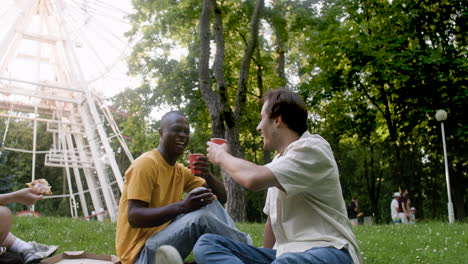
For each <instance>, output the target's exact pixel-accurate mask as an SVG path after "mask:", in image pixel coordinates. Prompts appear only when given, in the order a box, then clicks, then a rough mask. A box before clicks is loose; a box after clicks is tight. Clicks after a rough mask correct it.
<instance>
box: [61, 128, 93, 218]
mask: <svg viewBox="0 0 468 264" xmlns="http://www.w3.org/2000/svg"><path fill="white" fill-rule="evenodd" d="M66 141H67V142H66V143H67V151H70V152H72V153H73V152H74V151H73V149H74V148H73V140H72V137H71V131H67V133H66ZM72 168H73V174H74V175H75V182H76V187H77V189H78V195H79V197H80V203H81V210H82V211H83V216H84V217H86V218H87V217H88V216H89V211H88V205H87V203H86V198H85V195H84V189H83V183H82V182H81V177H80V171H79V170H78V163H76V162H73V163H72Z"/></svg>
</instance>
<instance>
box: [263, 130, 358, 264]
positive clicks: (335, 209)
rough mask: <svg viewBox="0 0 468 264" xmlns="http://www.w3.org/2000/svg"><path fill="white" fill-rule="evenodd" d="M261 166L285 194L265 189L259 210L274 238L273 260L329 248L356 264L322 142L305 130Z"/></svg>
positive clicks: (354, 243)
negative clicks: (343, 251)
mask: <svg viewBox="0 0 468 264" xmlns="http://www.w3.org/2000/svg"><path fill="white" fill-rule="evenodd" d="M265 166H266V167H268V168H269V169H270V170H271V171H272V173H273V174H274V175H275V177H276V179H277V180H278V182H279V183H280V184H281V186H282V187H283V188H284V190H285V192H283V191H281V190H279V189H278V188H276V187H272V188H269V189H268V194H267V199H266V202H265V207H264V209H263V211H264V213H265V214H267V215H269V217H270V221H271V226H272V229H273V233H274V234H275V237H276V243H275V246H274V247H273V248H274V249H276V250H277V253H276V254H277V257H278V256H280V255H281V254H283V253H286V252H303V251H306V250H308V249H310V248H312V247H330V246H331V247H335V248H337V249H341V248H343V247H344V248H347V249H348V250H349V252H350V254H351V256H352V258H353V261H354V263H355V264H359V263H361V261H360V254H359V249H358V245H357V240H356V238H355V236H354V233H353V231H352V228H351V225H350V223H349V220H348V216H347V212H346V206H345V202H344V199H343V194H342V191H341V185H340V181H339V175H338V167H337V165H336V162H335V158H334V157H333V153H332V150H331V147H330V145H329V144H328V142H327V141H326V140H325V139H323V138H322V137H321V136H319V135H311V134H310V133H309V132H307V131H306V132H304V134H302V136H301V137H300V139H298V140H296V141H295V142H293V143H291V144H290V145H289V146H288V147H287V148H286V149H285V151H284V153H283V155H277V156H276V157H275V158H274V159H273V161H272V162H271V163H269V164H267V165H265Z"/></svg>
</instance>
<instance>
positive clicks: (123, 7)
mask: <svg viewBox="0 0 468 264" xmlns="http://www.w3.org/2000/svg"><path fill="white" fill-rule="evenodd" d="M130 8H131V7H130V1H129V0H2V5H0V21H1V23H0V119H1V121H3V122H5V123H6V125H5V127H6V128H5V130H4V131H0V133H1V134H0V136H2V141H1V144H0V151H5V150H7V151H19V152H24V153H30V154H31V155H32V168H35V167H36V160H37V159H36V157H37V155H45V159H44V160H45V165H46V166H52V167H61V168H64V174H65V175H64V177H66V181H67V183H68V193H66V194H62V195H61V196H66V197H68V198H69V199H70V212H71V215H72V216H77V215H78V211H77V210H78V206H77V204H78V203H79V204H80V206H79V208H80V209H81V210H82V214H83V216H84V217H85V218H87V217H89V216H90V215H91V214H90V211H94V212H98V213H97V219H99V220H103V219H104V214H100V213H99V212H101V211H103V212H106V213H107V215H108V216H109V218H110V219H111V220H112V221H115V220H116V217H117V201H118V197H119V196H120V192H121V190H122V186H123V177H122V173H121V171H120V170H119V167H118V164H117V162H116V159H115V150H114V149H112V147H111V146H115V145H116V144H111V142H117V145H119V150H120V151H124V152H125V153H126V154H127V157H128V159H129V160H130V161H133V158H132V155H131V153H130V152H129V150H128V148H127V145H126V143H125V141H124V138H123V136H122V135H121V133H120V131H119V129H118V127H117V125H116V123H115V122H114V119H113V116H112V113H111V110H110V109H109V107H108V106H107V105H106V104H105V103H104V99H105V97H106V96H109V95H112V94H115V93H117V92H119V91H121V90H123V89H124V88H126V87H129V86H131V80H130V79H129V78H128V77H127V76H126V72H127V68H126V61H125V58H126V56H127V55H128V52H129V48H128V40H127V39H126V38H125V37H124V33H125V32H126V31H128V30H129V29H130V26H129V24H128V22H127V21H126V16H127V15H128V13H129V11H130ZM14 119H22V120H30V122H31V123H32V126H33V133H32V138H33V140H32V142H33V144H32V146H31V148H29V149H15V148H12V147H10V146H9V141H8V138H9V137H8V136H9V134H8V132H9V131H8V124H9V122H11V121H12V120H14ZM38 122H45V123H46V125H47V126H46V127H47V131H48V132H50V134H51V136H52V137H53V142H54V143H53V145H52V146H51V147H50V149H47V150H41V149H37V146H36V145H37V144H36V143H37V140H40V139H38V138H37V124H38ZM34 171H35V170H34V169H32V175H31V178H32V179H33V180H34V179H35V173H34ZM88 204H91V205H92V208H88V206H87V205H88Z"/></svg>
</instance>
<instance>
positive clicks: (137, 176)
mask: <svg viewBox="0 0 468 264" xmlns="http://www.w3.org/2000/svg"><path fill="white" fill-rule="evenodd" d="M189 134H190V127H189V123H188V121H187V119H186V117H185V116H184V115H183V114H182V113H181V112H179V111H171V112H168V113H166V114H165V115H164V116H163V117H162V119H161V123H160V129H159V135H160V140H159V146H158V147H157V149H154V150H151V151H149V152H146V153H144V154H142V155H141V156H140V157H138V158H137V159H136V160H135V161H134V162H133V163H132V165H131V166H130V167H129V168H128V170H127V171H126V172H125V184H124V188H123V193H122V197H121V199H120V204H119V217H118V221H117V231H116V242H115V243H116V252H117V255H119V257H120V259H121V261H122V263H124V264H126V263H145V264H146V263H154V262H155V255H156V251H157V249H158V248H159V247H161V246H162V245H170V246H173V247H175V248H176V249H177V250H178V251H179V253H180V255H181V256H182V257H183V258H185V257H186V256H187V255H188V254H190V252H191V250H192V249H193V246H194V245H195V243H196V241H197V239H198V237H200V236H201V235H203V234H204V233H214V234H220V235H224V236H227V237H229V238H231V239H235V240H238V241H242V242H245V243H251V239H250V237H249V235H247V234H245V233H242V232H240V231H239V230H237V229H236V227H235V226H234V222H233V221H232V219H231V218H230V217H229V215H227V213H226V212H225V210H224V208H223V207H222V206H221V204H220V202H218V200H216V198H218V199H219V201H221V202H225V200H226V190H225V188H224V185H223V183H222V182H221V181H219V180H218V179H217V178H216V177H215V176H213V175H212V174H211V172H210V170H209V163H208V161H207V158H206V157H199V158H198V160H197V161H196V162H195V163H194V166H195V168H196V170H197V171H200V173H196V175H193V174H192V173H191V172H190V170H189V169H187V168H185V167H184V166H183V165H182V164H180V163H178V162H177V159H178V158H179V157H180V156H181V155H182V154H183V153H184V150H185V148H186V146H187V144H188V142H189ZM200 187H201V188H200ZM184 192H188V194H187V196H186V197H185V198H184V199H183V200H182V194H183V193H184Z"/></svg>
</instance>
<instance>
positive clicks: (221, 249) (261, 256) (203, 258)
mask: <svg viewBox="0 0 468 264" xmlns="http://www.w3.org/2000/svg"><path fill="white" fill-rule="evenodd" d="M193 252H194V253H195V260H196V261H197V263H198V264H206V263H209V264H216V263H222V264H237V263H239V264H260V263H262V264H264V263H274V264H280V263H281V264H306V263H320V264H326V263H330V264H332V263H333V264H353V259H352V258H351V255H350V254H349V252H348V250H346V249H341V250H340V249H336V248H334V247H314V248H311V249H309V250H306V251H304V252H288V253H284V254H282V255H281V256H279V257H278V258H276V250H274V249H270V248H258V247H254V246H252V245H248V244H244V243H241V242H237V241H234V240H231V239H228V238H225V237H222V236H219V235H214V234H205V235H203V236H201V237H200V238H199V239H198V241H197V243H196V244H195V248H194V249H193Z"/></svg>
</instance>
